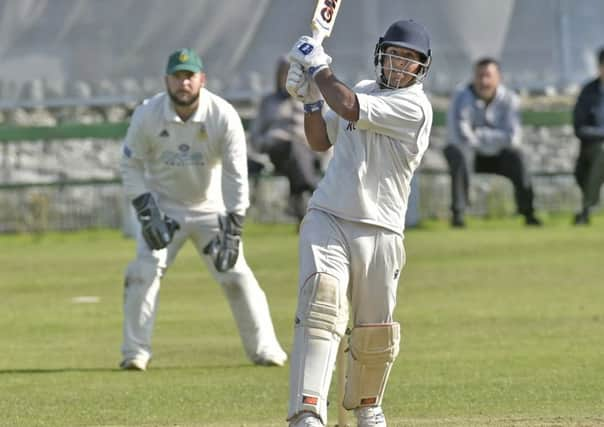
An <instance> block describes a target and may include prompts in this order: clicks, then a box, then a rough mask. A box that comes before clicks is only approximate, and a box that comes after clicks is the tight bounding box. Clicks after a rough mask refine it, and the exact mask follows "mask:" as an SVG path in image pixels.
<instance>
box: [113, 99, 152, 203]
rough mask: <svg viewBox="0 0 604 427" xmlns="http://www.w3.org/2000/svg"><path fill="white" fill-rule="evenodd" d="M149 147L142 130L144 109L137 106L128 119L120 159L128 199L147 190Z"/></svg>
mask: <svg viewBox="0 0 604 427" xmlns="http://www.w3.org/2000/svg"><path fill="white" fill-rule="evenodd" d="M149 149H150V147H149V141H148V139H147V137H146V136H145V130H144V110H143V108H142V106H139V107H138V108H137V109H136V110H135V111H134V114H133V115H132V119H131V120H130V125H129V126H128V131H127V133H126V137H125V139H124V142H123V144H122V156H121V159H120V172H121V175H122V183H123V186H124V192H125V193H126V196H127V197H128V198H129V199H130V200H132V199H134V198H136V197H137V196H139V195H141V194H143V193H146V192H147V191H148V190H147V188H146V184H145V160H146V159H147V156H148V152H149Z"/></svg>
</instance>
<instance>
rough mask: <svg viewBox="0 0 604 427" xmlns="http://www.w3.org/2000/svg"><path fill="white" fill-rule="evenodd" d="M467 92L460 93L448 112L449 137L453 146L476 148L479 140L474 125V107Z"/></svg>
mask: <svg viewBox="0 0 604 427" xmlns="http://www.w3.org/2000/svg"><path fill="white" fill-rule="evenodd" d="M464 95H465V92H458V93H457V95H455V96H454V97H453V101H452V103H451V106H450V107H449V110H448V112H447V136H448V138H449V142H451V143H452V144H459V145H469V146H471V147H476V146H478V144H479V139H478V137H477V136H476V134H475V133H474V125H473V124H472V105H471V103H470V102H468V99H469V98H468V97H467V96H464Z"/></svg>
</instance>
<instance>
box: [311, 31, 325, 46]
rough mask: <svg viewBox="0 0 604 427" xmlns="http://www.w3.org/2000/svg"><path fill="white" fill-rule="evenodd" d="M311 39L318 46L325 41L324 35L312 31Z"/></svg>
mask: <svg viewBox="0 0 604 427" xmlns="http://www.w3.org/2000/svg"><path fill="white" fill-rule="evenodd" d="M312 38H313V39H314V40H315V41H316V42H317V43H318V44H322V43H323V40H325V33H323V32H322V31H316V30H313V32H312Z"/></svg>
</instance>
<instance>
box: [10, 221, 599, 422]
mask: <svg viewBox="0 0 604 427" xmlns="http://www.w3.org/2000/svg"><path fill="white" fill-rule="evenodd" d="M568 224H569V218H567V217H564V218H559V219H556V218H550V219H549V220H548V221H546V226H545V227H544V228H543V229H527V228H525V227H523V226H522V225H521V222H520V220H519V219H509V220H497V221H481V220H473V221H471V222H470V226H469V228H468V229H467V230H464V231H459V230H451V229H449V228H448V227H447V226H446V224H444V223H439V222H432V223H428V224H426V225H425V226H424V227H423V228H421V229H414V230H410V231H409V232H408V233H407V236H406V247H407V257H408V258H407V267H406V268H405V270H404V271H403V275H402V280H401V286H400V288H399V305H398V308H397V313H396V317H397V319H398V320H400V321H401V322H402V324H403V344H402V346H401V354H400V356H399V358H398V360H397V362H396V364H395V367H394V369H393V371H392V375H391V378H390V383H389V387H388V390H387V395H386V398H385V400H384V409H385V412H386V416H387V418H388V421H389V426H601V425H604V403H603V402H604V279H603V277H604V274H603V273H604V217H602V216H599V217H596V218H594V220H593V224H592V225H591V226H590V227H585V228H577V227H572V226H570V225H568ZM244 242H245V248H246V256H247V258H248V261H249V263H250V264H251V266H252V268H253V269H254V271H255V272H256V275H257V277H258V279H259V280H260V282H261V284H262V286H263V287H264V289H265V291H266V293H267V296H268V299H269V302H270V305H271V310H272V314H273V319H274V322H275V326H276V329H277V333H278V335H279V337H280V339H281V340H282V343H283V345H284V346H285V347H287V348H288V349H289V348H290V347H291V339H292V317H293V312H294V306H295V298H296V274H297V273H296V272H297V260H296V245H297V236H296V235H295V234H293V232H292V226H289V225H278V226H277V225H275V226H270V225H256V224H250V225H249V226H248V227H247V229H246V234H245V239H244ZM0 248H1V249H0V250H1V255H0V426H24V427H30V426H61V427H64V426H161V427H167V426H188V427H191V426H282V425H285V422H284V418H285V415H286V410H287V394H288V369H279V368H263V367H255V366H252V365H251V364H250V363H249V362H248V361H247V359H246V358H245V356H244V354H243V350H242V347H241V345H240V342H239V338H238V336H237V334H236V331H235V327H234V322H233V320H232V316H231V314H230V312H229V309H228V306H227V303H226V300H225V299H224V297H223V295H222V293H221V290H220V288H219V287H218V286H217V285H215V284H214V283H213V282H212V281H211V280H210V278H209V276H208V274H207V272H206V271H205V270H204V269H203V267H202V266H201V264H200V263H199V262H198V260H197V257H196V254H195V252H194V250H193V249H192V247H191V246H186V247H185V248H184V249H183V252H182V253H181V254H180V256H179V258H178V259H177V261H176V263H175V265H174V266H173V268H172V269H171V271H170V272H169V274H168V275H167V277H166V278H165V280H164V282H163V288H162V293H161V304H160V310H159V314H158V319H157V324H156V329H155V335H154V342H153V344H154V360H153V364H152V365H151V369H150V370H149V371H147V372H145V373H139V372H122V371H119V370H118V369H117V364H118V362H119V360H120V353H119V345H120V341H121V301H122V280H123V279H122V272H123V270H124V267H125V265H126V264H127V262H128V261H129V260H130V259H131V257H132V256H133V254H134V243H133V241H132V240H128V239H124V238H122V237H121V235H120V234H119V233H118V232H116V231H86V232H77V233H66V234H47V235H44V236H42V237H39V236H38V237H36V236H32V235H11V236H6V235H1V236H0ZM77 297H97V298H98V302H97V303H76V302H74V298H77ZM335 421H336V420H335V410H334V408H330V424H331V425H333V423H334V422H335Z"/></svg>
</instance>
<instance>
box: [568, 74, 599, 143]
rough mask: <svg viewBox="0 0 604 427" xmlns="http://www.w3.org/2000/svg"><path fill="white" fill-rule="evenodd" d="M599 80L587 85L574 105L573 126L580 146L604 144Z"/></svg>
mask: <svg viewBox="0 0 604 427" xmlns="http://www.w3.org/2000/svg"><path fill="white" fill-rule="evenodd" d="M602 92H603V91H602V88H601V83H600V79H599V78H598V79H594V80H592V81H590V82H589V83H587V84H586V85H585V86H584V87H583V89H582V90H581V93H580V94H579V97H578V98H577V103H576V104H575V109H574V111H573V125H574V128H575V135H577V138H579V139H580V140H581V145H585V144H592V143H602V142H604V94H603V93H602Z"/></svg>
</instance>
